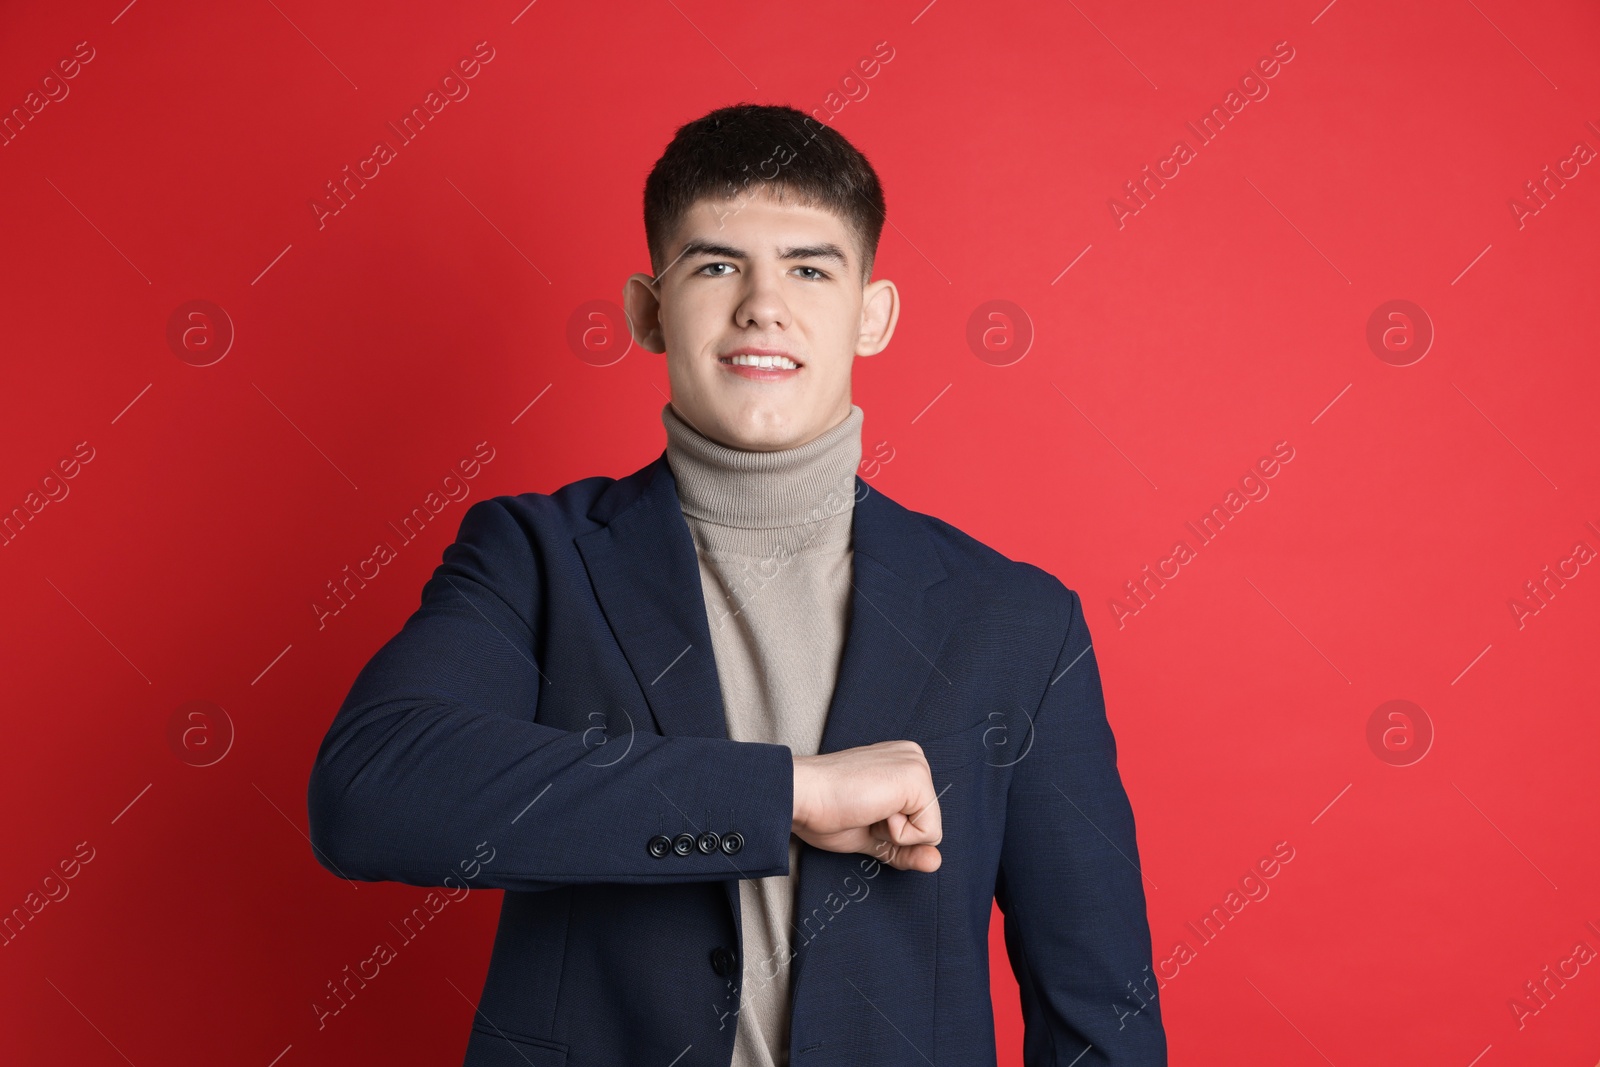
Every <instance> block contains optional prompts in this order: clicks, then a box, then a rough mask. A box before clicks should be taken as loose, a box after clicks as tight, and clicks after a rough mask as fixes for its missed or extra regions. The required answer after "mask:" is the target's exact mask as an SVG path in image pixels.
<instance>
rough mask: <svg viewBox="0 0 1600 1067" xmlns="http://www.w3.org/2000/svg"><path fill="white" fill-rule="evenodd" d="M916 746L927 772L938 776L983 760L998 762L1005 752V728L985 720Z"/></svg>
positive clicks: (920, 742) (996, 721)
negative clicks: (925, 763)
mask: <svg viewBox="0 0 1600 1067" xmlns="http://www.w3.org/2000/svg"><path fill="white" fill-rule="evenodd" d="M917 744H919V745H920V746H921V747H922V754H923V756H924V757H925V758H926V759H927V761H928V769H929V770H931V771H932V772H933V774H934V776H935V777H938V776H939V775H940V774H942V773H947V772H950V771H956V770H960V769H961V768H963V767H965V766H967V765H968V764H970V763H976V762H977V761H979V760H982V759H984V758H986V757H987V758H988V760H989V762H991V763H999V762H1001V760H1002V758H1003V756H1004V753H1005V726H1004V725H1003V724H1001V722H1000V720H998V719H994V720H988V719H986V720H984V721H983V722H980V723H978V724H977V725H976V726H969V727H967V728H966V729H964V730H957V731H956V732H955V733H953V734H945V735H943V736H942V737H933V738H929V739H928V740H926V741H919V742H917Z"/></svg>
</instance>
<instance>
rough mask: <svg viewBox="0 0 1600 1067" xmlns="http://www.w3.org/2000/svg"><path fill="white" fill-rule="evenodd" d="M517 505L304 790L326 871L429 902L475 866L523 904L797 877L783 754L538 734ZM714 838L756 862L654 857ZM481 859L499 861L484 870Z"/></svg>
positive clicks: (365, 680)
mask: <svg viewBox="0 0 1600 1067" xmlns="http://www.w3.org/2000/svg"><path fill="white" fill-rule="evenodd" d="M506 499H509V498H504V497H500V498H494V499H489V500H483V501H480V502H478V503H476V504H473V505H472V506H471V507H470V508H468V510H467V512H466V514H465V515H464V516H463V518H462V520H461V527H460V532H459V534H458V536H457V539H456V541H455V542H454V543H453V544H451V545H449V546H448V547H447V548H446V549H445V550H444V555H443V561H442V562H441V563H440V564H439V566H438V567H437V568H436V569H435V570H434V572H433V575H432V577H431V578H430V579H429V580H428V582H427V583H426V585H425V586H424V587H423V591H422V602H421V606H420V607H419V608H418V609H417V610H416V611H415V612H414V613H413V614H412V615H411V616H410V617H409V618H408V619H407V620H406V622H405V624H404V626H403V627H402V628H401V630H400V632H399V633H397V634H396V635H395V636H394V637H392V638H391V639H390V640H389V641H388V642H387V643H386V644H385V645H384V646H383V647H382V648H380V649H379V650H378V652H377V653H376V654H375V655H374V656H373V657H372V659H371V660H370V661H369V662H368V663H367V664H366V666H365V667H363V668H362V670H361V672H360V674H359V676H358V677H357V678H356V680H355V683H354V685H353V686H352V688H351V690H350V693H349V696H348V697H347V698H346V699H345V701H344V703H343V705H342V706H341V707H340V709H339V711H338V714H337V715H336V716H335V717H334V720H333V723H332V725H331V726H330V727H329V729H328V732H327V735H326V737H324V739H323V741H322V744H321V747H320V749H319V751H318V753H317V757H316V761H315V763H314V764H313V766H312V770H311V777H310V783H309V785H308V787H307V808H308V813H309V824H310V834H309V837H310V841H311V845H312V849H313V851H314V852H315V855H316V857H317V860H318V862H319V863H321V864H322V866H324V867H325V868H327V869H328V870H329V871H331V872H333V873H334V874H337V875H339V876H340V877H343V878H347V879H354V880H359V881H379V880H387V881H396V882H405V883H409V884H412V885H428V886H438V885H445V884H447V883H446V881H445V879H446V878H448V877H450V876H454V877H455V878H456V879H459V878H460V877H461V873H460V872H461V871H462V870H464V869H468V868H469V865H472V866H478V873H477V874H476V875H474V876H473V878H474V885H475V886H477V887H482V888H491V889H507V890H524V891H526V890H544V889H550V888H553V887H555V886H560V885H572V884H585V883H599V882H622V883H639V884H649V883H676V882H694V881H708V880H725V879H734V878H764V877H769V876H772V875H781V874H788V873H789V835H790V829H791V825H792V820H793V814H794V765H793V757H792V753H791V751H790V749H789V748H788V747H787V746H784V745H771V744H760V743H752V742H739V741H733V740H730V739H727V738H716V737H689V736H662V735H660V734H656V733H652V732H647V731H644V730H636V731H634V732H633V733H632V734H631V735H627V734H622V735H621V736H616V737H611V738H605V737H604V736H603V735H602V733H601V731H600V730H599V729H598V728H595V729H591V730H587V731H573V732H568V731H565V730H561V729H556V728H554V727H551V726H548V725H543V724H540V723H537V722H535V721H534V717H535V716H534V711H535V709H536V707H537V704H538V699H539V686H540V684H541V681H542V677H541V673H540V669H539V666H538V664H537V663H536V662H535V660H534V648H535V641H534V631H533V623H532V621H531V620H532V619H538V618H541V617H543V613H542V612H541V611H540V610H539V601H540V598H541V596H542V595H543V593H542V589H541V578H540V573H539V570H540V569H539V565H538V563H537V561H536V559H535V555H534V551H533V546H532V544H531V542H530V539H529V537H528V535H527V533H526V532H525V531H524V530H523V529H522V528H521V526H520V525H519V524H518V521H517V519H516V518H515V517H514V516H513V515H512V514H511V512H510V511H508V510H507V508H506V506H505V504H504V503H503V502H502V501H504V500H506ZM571 681H572V682H573V683H574V684H579V685H581V684H583V680H582V679H581V678H574V679H571ZM707 812H710V813H711V815H712V817H713V818H714V819H715V820H716V823H715V825H713V826H706V825H705V816H706V813H707ZM708 829H710V830H715V831H717V832H718V833H719V834H726V832H728V831H737V832H738V833H739V834H740V836H742V838H743V845H742V847H740V848H739V849H738V850H737V851H736V852H734V853H732V854H729V853H728V852H726V851H725V850H724V849H723V848H721V847H718V848H715V849H713V850H711V851H710V852H709V853H702V852H701V851H700V849H698V848H696V849H693V850H692V851H690V853H689V855H687V856H680V855H677V854H676V853H675V852H672V851H668V852H667V854H666V855H664V856H660V857H658V856H656V855H654V854H652V852H651V850H650V848H649V844H650V841H651V839H652V838H654V837H655V836H656V835H658V834H665V835H666V836H668V837H671V836H675V835H677V834H679V833H682V832H684V831H689V832H692V833H695V834H697V835H698V834H700V833H703V832H704V831H705V830H708ZM482 843H487V845H488V846H489V848H490V849H492V850H493V851H492V853H490V854H491V855H492V856H493V859H492V861H490V862H487V863H482V864H481V866H480V865H478V864H475V863H474V862H473V858H474V856H475V855H481V854H480V853H478V847H479V845H480V844H482Z"/></svg>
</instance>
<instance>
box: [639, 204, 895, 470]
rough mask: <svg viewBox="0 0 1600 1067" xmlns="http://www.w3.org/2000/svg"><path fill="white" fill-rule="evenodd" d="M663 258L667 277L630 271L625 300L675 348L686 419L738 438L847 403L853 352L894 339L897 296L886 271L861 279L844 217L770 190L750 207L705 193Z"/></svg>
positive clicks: (786, 435) (829, 415) (782, 435)
mask: <svg viewBox="0 0 1600 1067" xmlns="http://www.w3.org/2000/svg"><path fill="white" fill-rule="evenodd" d="M666 254H667V256H668V260H667V266H666V267H664V268H663V270H662V272H661V275H660V277H658V278H656V279H651V277H650V276H649V275H646V274H635V275H633V276H632V277H630V278H629V279H628V281H627V284H626V286H625V288H624V295H623V299H624V301H625V306H626V308H627V312H628V321H629V324H630V327H631V329H632V331H633V335H634V339H635V340H637V341H638V343H639V344H640V345H641V346H642V347H644V348H646V349H648V350H649V351H651V352H662V351H665V352H666V356H667V377H668V380H669V382H670V384H671V389H672V406H673V408H675V409H676V410H677V412H678V414H680V415H682V416H683V418H684V421H686V422H688V423H689V425H691V426H693V427H694V428H695V429H697V430H699V431H700V432H701V433H702V434H704V435H705V436H707V437H709V438H711V439H712V440H714V441H718V442H720V443H722V444H724V445H727V446H729V447H730V448H740V449H745V450H747V451H758V452H768V451H773V450H775V449H781V448H793V447H795V446H796V445H802V444H805V443H806V442H807V441H810V440H811V439H812V438H814V437H816V436H817V435H818V434H820V433H823V432H824V431H826V430H830V429H832V428H833V427H835V426H837V425H838V424H839V423H840V422H841V421H842V420H843V419H844V418H845V416H846V415H848V414H849V413H850V370H851V365H852V361H853V360H854V359H855V357H856V356H870V355H875V354H876V353H878V352H880V351H882V350H883V348H884V347H885V346H886V345H888V343H889V337H890V335H891V334H892V333H893V332H894V324H895V321H896V319H897V318H898V316H899V295H898V292H897V291H896V289H895V287H894V283H893V282H891V281H888V280H887V279H877V280H875V281H873V282H872V283H871V284H868V285H863V284H862V278H861V274H862V260H861V250H860V249H859V248H858V247H857V246H856V242H855V239H854V238H853V237H852V235H851V234H850V232H849V230H848V229H847V228H846V226H845V224H844V222H843V220H841V219H840V218H839V217H838V216H836V215H834V214H833V213H832V212H830V211H825V210H822V209H819V208H811V207H803V206H800V205H799V204H796V203H794V202H793V201H792V200H790V201H788V202H786V203H782V204H780V203H777V202H776V201H774V200H772V199H771V198H770V197H769V196H768V195H767V194H765V193H761V194H758V195H756V196H753V197H749V198H747V199H745V200H744V201H743V202H742V206H741V202H740V201H738V200H726V201H713V200H701V201H698V202H697V203H696V204H695V205H694V207H693V208H692V209H691V210H690V212H689V213H688V215H687V216H686V217H685V219H684V221H683V223H682V224H681V225H680V226H679V228H678V232H677V233H676V234H674V235H673V237H672V238H671V239H670V240H669V241H668V243H667V249H666ZM763 355H767V356H774V357H776V356H787V357H788V358H789V359H790V360H792V361H794V363H796V364H798V366H797V367H793V366H791V365H790V364H789V363H786V362H784V360H782V359H776V358H775V359H772V360H770V361H764V360H762V359H761V357H762V356H763ZM736 358H738V362H737V363H736V362H735V359H736ZM762 362H769V363H770V366H766V367H761V366H741V365H739V364H740V363H762Z"/></svg>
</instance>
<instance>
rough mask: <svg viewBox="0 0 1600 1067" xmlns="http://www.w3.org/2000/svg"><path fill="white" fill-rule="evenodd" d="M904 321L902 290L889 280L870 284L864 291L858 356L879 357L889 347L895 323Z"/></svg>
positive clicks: (857, 348)
mask: <svg viewBox="0 0 1600 1067" xmlns="http://www.w3.org/2000/svg"><path fill="white" fill-rule="evenodd" d="M899 321H900V290H899V289H897V288H896V287H895V284H894V282H891V281H890V280H889V279H888V278H879V279H877V280H876V281H873V282H869V283H868V284H867V286H866V288H864V289H862V290H861V331H860V333H859V334H857V336H856V355H858V356H875V355H877V354H878V353H879V352H882V351H883V350H884V349H885V348H888V347H889V339H890V338H891V337H893V336H894V327H895V323H897V322H899Z"/></svg>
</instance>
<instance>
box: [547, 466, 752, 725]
mask: <svg viewBox="0 0 1600 1067" xmlns="http://www.w3.org/2000/svg"><path fill="white" fill-rule="evenodd" d="M589 517H590V518H592V519H595V520H596V521H599V522H601V523H604V525H602V526H601V527H600V528H599V529H598V530H591V531H589V532H588V533H585V534H579V535H578V536H577V537H576V538H574V539H573V540H574V543H575V544H576V545H577V547H578V552H579V554H580V555H582V557H583V565H584V567H585V568H586V569H587V570H588V572H589V581H590V584H592V585H593V586H594V592H595V597H596V599H598V600H599V602H600V610H601V611H602V612H604V614H605V617H606V622H607V623H609V624H610V626H611V632H612V633H613V634H614V635H615V636H616V638H617V643H618V644H619V645H621V646H622V654H623V655H624V656H625V657H626V658H627V660H628V665H629V666H630V667H632V668H633V673H634V677H635V678H637V679H638V682H639V687H640V688H641V689H642V690H644V695H645V700H646V701H648V702H649V705H650V710H651V712H652V713H653V714H654V715H655V718H656V725H657V726H658V727H659V728H660V730H661V733H663V734H668V735H673V734H678V735H684V736H689V737H727V736H728V724H727V722H726V720H725V719H724V718H723V712H722V686H721V683H720V682H718V680H717V661H716V658H715V656H714V655H713V653H712V649H711V628H710V624H709V622H708V621H707V617H706V606H705V597H704V595H703V593H702V592H701V588H700V561H699V559H698V557H697V556H696V555H695V548H694V538H693V537H691V536H690V534H689V524H688V523H687V522H686V521H685V520H684V517H683V509H682V508H681V507H680V505H679V504H678V485H677V481H676V480H675V479H674V478H673V476H672V468H671V467H669V466H667V461H666V453H665V452H663V453H662V454H661V456H660V457H658V458H657V459H656V460H655V461H654V462H653V463H651V464H649V465H648V466H646V467H643V468H641V469H640V470H638V471H635V472H634V473H633V474H631V475H629V476H628V477H626V478H622V479H619V480H618V481H616V482H614V483H612V485H611V487H610V488H609V489H607V490H606V491H605V492H604V493H602V494H601V495H600V497H599V498H598V499H597V500H596V501H595V503H594V505H593V506H592V507H591V508H590V511H589Z"/></svg>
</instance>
